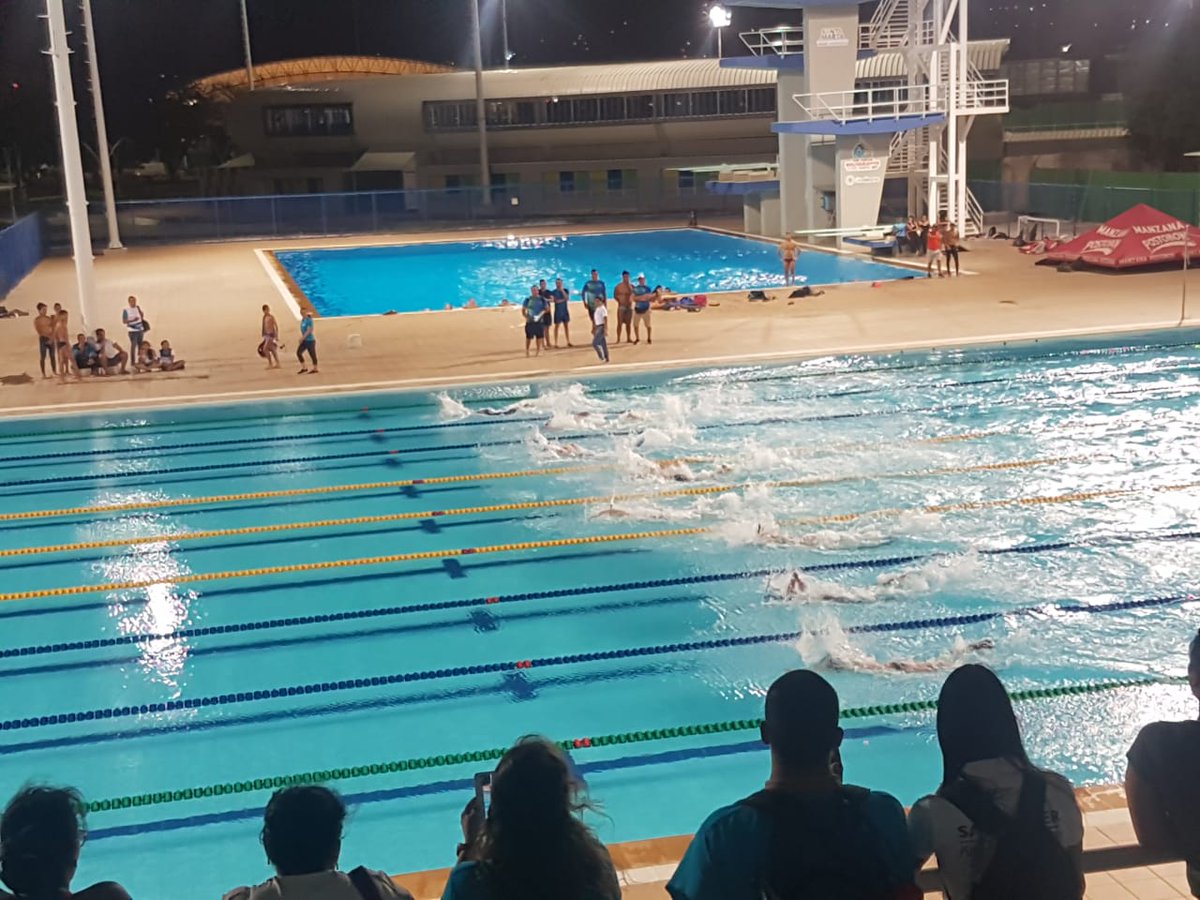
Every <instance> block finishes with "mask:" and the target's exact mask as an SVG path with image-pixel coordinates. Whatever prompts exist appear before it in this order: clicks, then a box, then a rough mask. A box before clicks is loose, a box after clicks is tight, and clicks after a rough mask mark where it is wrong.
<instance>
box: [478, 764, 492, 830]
mask: <svg viewBox="0 0 1200 900" xmlns="http://www.w3.org/2000/svg"><path fill="white" fill-rule="evenodd" d="M475 799H476V801H477V802H478V806H479V808H480V809H481V810H483V816H482V818H483V819H484V820H486V819H487V817H488V813H489V812H491V809H492V773H491V772H480V773H479V774H478V775H476V776H475ZM481 824H482V822H481Z"/></svg>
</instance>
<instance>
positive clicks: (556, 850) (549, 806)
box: [479, 736, 613, 900]
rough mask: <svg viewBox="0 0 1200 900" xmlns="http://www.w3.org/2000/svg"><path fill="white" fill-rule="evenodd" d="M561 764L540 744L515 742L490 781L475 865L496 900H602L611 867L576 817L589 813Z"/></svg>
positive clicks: (551, 748)
mask: <svg viewBox="0 0 1200 900" xmlns="http://www.w3.org/2000/svg"><path fill="white" fill-rule="evenodd" d="M582 789H583V786H582V785H581V784H580V783H579V782H578V780H577V779H576V778H575V777H574V775H573V774H572V772H571V768H570V766H569V765H568V763H567V758H566V756H565V755H564V754H563V752H562V750H560V749H559V748H558V747H557V746H556V745H554V744H552V743H551V742H550V741H548V740H546V739H545V738H543V737H538V736H528V737H524V738H521V740H519V741H517V743H516V744H515V745H513V747H512V748H511V749H510V750H509V751H508V752H507V753H505V754H504V756H503V758H501V760H500V763H499V765H498V766H497V767H496V773H495V775H493V776H492V805H491V809H490V810H489V812H488V818H487V822H486V823H485V825H484V832H483V840H482V842H481V847H480V852H479V858H480V860H481V861H482V863H483V865H484V867H485V869H484V871H485V872H487V877H488V878H489V880H490V885H489V886H490V887H491V889H492V890H491V896H493V897H495V898H497V900H517V898H520V900H560V898H563V897H589V896H605V895H607V893H609V888H610V884H611V882H612V877H613V876H612V861H611V859H609V857H608V853H607V851H605V850H604V848H603V846H602V845H601V844H600V842H599V841H598V840H597V839H596V837H595V836H594V835H593V834H592V832H591V831H590V830H589V829H588V827H587V826H586V825H584V824H583V821H582V820H581V819H580V818H579V815H578V814H579V813H580V812H582V811H583V810H584V809H589V808H592V807H591V805H590V804H589V802H588V801H587V799H586V798H585V797H583V795H582Z"/></svg>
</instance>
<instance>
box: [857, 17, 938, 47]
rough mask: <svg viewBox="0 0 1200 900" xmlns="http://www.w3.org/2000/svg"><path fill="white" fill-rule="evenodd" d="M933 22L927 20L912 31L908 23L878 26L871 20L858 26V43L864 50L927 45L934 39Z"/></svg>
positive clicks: (933, 41)
mask: <svg viewBox="0 0 1200 900" xmlns="http://www.w3.org/2000/svg"><path fill="white" fill-rule="evenodd" d="M934 34H935V32H934V27H933V22H932V21H929V20H926V21H924V22H921V23H920V25H918V26H917V28H916V30H915V31H910V30H909V28H908V25H907V24H904V25H902V24H900V23H896V24H885V25H883V26H881V27H876V26H874V25H872V24H871V23H870V22H863V23H861V24H860V25H859V26H858V45H859V47H860V48H861V49H863V50H897V49H899V48H901V47H908V46H914V47H927V46H930V45H932V44H934V43H936V41H935V40H934Z"/></svg>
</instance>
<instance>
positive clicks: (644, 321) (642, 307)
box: [633, 275, 660, 344]
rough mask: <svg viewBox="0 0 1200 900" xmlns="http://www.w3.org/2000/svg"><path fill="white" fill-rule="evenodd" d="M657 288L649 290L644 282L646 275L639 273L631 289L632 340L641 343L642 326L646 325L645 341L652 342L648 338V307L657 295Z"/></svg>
mask: <svg viewBox="0 0 1200 900" xmlns="http://www.w3.org/2000/svg"><path fill="white" fill-rule="evenodd" d="M659 293H660V292H659V290H657V289H656V290H653V291H652V290H650V288H649V286H648V285H647V284H646V276H645V275H639V276H638V283H637V285H636V286H635V287H634V289H633V298H634V302H633V342H634V343H635V344H637V343H641V340H642V326H643V325H645V326H646V343H647V344H653V343H654V341H652V340H651V339H650V308H651V306H653V304H654V301H655V299H656V298H657V297H658V296H659Z"/></svg>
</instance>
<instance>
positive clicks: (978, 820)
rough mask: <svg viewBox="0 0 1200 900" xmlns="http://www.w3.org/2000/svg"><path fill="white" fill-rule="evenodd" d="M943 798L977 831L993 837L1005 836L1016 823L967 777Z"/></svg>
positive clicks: (951, 788) (954, 784)
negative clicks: (968, 820)
mask: <svg viewBox="0 0 1200 900" xmlns="http://www.w3.org/2000/svg"><path fill="white" fill-rule="evenodd" d="M942 798H943V799H944V800H947V801H949V802H950V803H951V804H952V805H954V806H955V807H957V808H958V811H959V812H961V813H962V814H963V815H964V816H966V817H967V818H968V819H970V820H971V824H972V825H974V826H975V827H976V828H977V829H979V830H980V831H982V832H983V833H984V834H987V835H990V836H992V837H996V836H997V835H1000V834H1003V833H1004V832H1005V831H1007V830H1008V828H1009V827H1010V826H1011V825H1012V824H1013V822H1014V819H1013V817H1012V816H1007V815H1005V814H1004V813H1002V812H1001V811H1000V809H999V808H998V807H997V806H996V804H995V803H994V802H993V801H992V798H991V797H989V796H988V795H987V793H986V792H985V791H984V790H983V789H982V788H980V787H979V785H977V784H975V782H973V781H971V779H969V778H967V777H966V776H960V777H959V779H958V780H957V781H955V782H954V783H953V784H952V785H950V787H949V788H947V789H946V791H945V792H943V794H942Z"/></svg>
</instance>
